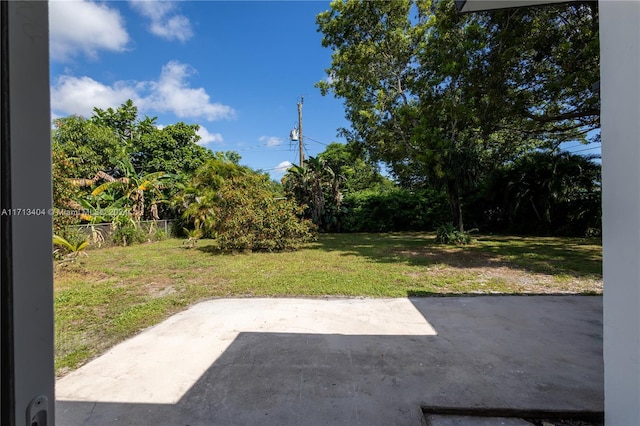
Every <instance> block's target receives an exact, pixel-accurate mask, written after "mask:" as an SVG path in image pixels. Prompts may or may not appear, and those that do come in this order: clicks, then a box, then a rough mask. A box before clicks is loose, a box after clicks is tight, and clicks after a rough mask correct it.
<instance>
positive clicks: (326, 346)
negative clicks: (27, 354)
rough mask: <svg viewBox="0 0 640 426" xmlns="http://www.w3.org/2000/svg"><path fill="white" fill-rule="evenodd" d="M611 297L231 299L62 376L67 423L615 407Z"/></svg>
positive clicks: (391, 419) (381, 417)
mask: <svg viewBox="0 0 640 426" xmlns="http://www.w3.org/2000/svg"><path fill="white" fill-rule="evenodd" d="M602 331H603V330H602V297H600V296H556V295H554V296H478V297H435V298H404V299H333V298H325V299H220V300H211V301H207V302H202V303H200V304H197V305H195V306H193V307H191V308H190V309H188V310H186V311H184V312H182V313H179V314H177V315H174V316H173V317H171V318H169V319H168V320H166V321H164V322H163V323H161V324H159V325H157V326H155V327H152V328H150V329H147V330H145V331H143V332H142V333H140V334H139V335H137V336H135V337H133V338H131V339H129V340H127V341H125V342H123V343H121V344H120V345H118V346H116V347H114V348H112V349H111V350H110V351H108V352H107V353H105V354H104V355H102V356H101V357H99V358H97V359H95V360H93V361H92V362H90V363H88V364H87V365H85V366H83V367H82V368H80V369H78V370H76V371H74V372H72V373H70V374H68V375H67V376H65V377H63V378H61V379H59V380H58V381H57V384H56V399H57V402H56V420H57V421H56V423H57V424H60V425H64V426H76V425H85V426H102V425H140V426H145V425H180V426H186V425H188V426H200V425H202V426H205V425H207V426H210V425H224V426H227V425H253V424H259V425H385V426H387V425H421V424H424V423H425V420H424V416H423V414H422V410H421V406H447V407H471V408H478V407H485V408H487V407H488V408H495V409H501V408H502V409H523V410H532V409H541V410H588V411H602V410H603V409H604V401H603V399H604V390H603V388H604V384H603V382H604V373H603V359H602Z"/></svg>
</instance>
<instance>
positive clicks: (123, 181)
mask: <svg viewBox="0 0 640 426" xmlns="http://www.w3.org/2000/svg"><path fill="white" fill-rule="evenodd" d="M173 178H174V176H173V175H171V174H168V173H165V172H154V173H146V174H139V173H136V171H135V169H134V167H133V164H132V163H131V162H130V161H123V162H121V163H120V164H119V165H118V168H117V169H116V171H115V173H113V175H110V174H108V173H106V172H98V173H97V174H96V176H95V177H94V178H93V179H76V180H75V181H77V182H78V185H80V186H93V185H95V184H97V183H98V182H99V181H101V180H104V181H106V182H104V183H102V184H100V185H98V186H97V187H95V188H94V189H93V190H92V191H91V194H90V196H89V197H88V198H87V199H86V201H87V202H89V203H90V202H91V201H94V202H98V205H100V204H101V202H102V201H107V202H108V203H109V208H126V209H129V210H130V213H131V218H132V219H133V220H134V221H136V222H137V221H140V220H141V219H142V218H143V216H144V215H145V207H146V205H147V204H145V203H146V201H150V203H149V213H148V215H149V216H150V218H151V219H156V220H157V219H159V216H158V210H157V206H158V204H159V203H165V202H167V200H166V199H165V197H164V195H163V193H162V191H161V190H162V189H164V188H166V187H167V186H168V185H170V183H171V180H172V179H173ZM145 194H148V195H147V196H146V198H145Z"/></svg>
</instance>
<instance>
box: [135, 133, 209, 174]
mask: <svg viewBox="0 0 640 426" xmlns="http://www.w3.org/2000/svg"><path fill="white" fill-rule="evenodd" d="M199 128H200V126H198V125H197V124H185V123H183V122H179V123H176V124H172V125H169V126H166V127H164V128H162V129H157V128H155V127H154V128H153V129H152V130H150V131H148V132H145V133H143V134H142V135H141V136H140V138H139V140H137V141H136V142H135V146H134V152H133V153H132V161H133V164H134V167H135V169H136V170H138V171H139V172H142V173H153V172H159V171H164V172H167V173H174V174H178V173H182V174H185V175H191V174H193V172H195V170H196V169H197V168H198V167H200V166H201V165H202V164H204V163H205V162H206V161H207V160H209V159H212V158H214V155H213V153H212V152H211V151H210V150H208V149H206V148H204V147H202V146H200V145H198V144H197V142H198V141H199V140H200V136H198V134H197V131H198V129H199Z"/></svg>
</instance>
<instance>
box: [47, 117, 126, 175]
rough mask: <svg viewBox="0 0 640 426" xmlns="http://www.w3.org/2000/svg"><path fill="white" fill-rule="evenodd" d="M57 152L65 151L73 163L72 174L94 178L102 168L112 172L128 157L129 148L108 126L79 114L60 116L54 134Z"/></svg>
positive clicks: (67, 157) (54, 148)
mask: <svg viewBox="0 0 640 426" xmlns="http://www.w3.org/2000/svg"><path fill="white" fill-rule="evenodd" d="M52 140H53V150H54V152H58V151H59V152H62V153H63V154H64V156H65V157H66V159H67V160H68V161H69V162H70V163H71V164H73V169H69V171H73V173H74V174H73V175H72V176H69V177H76V178H88V179H91V178H93V177H94V176H95V174H96V173H97V172H99V171H101V170H102V171H106V172H110V171H112V170H113V169H115V167H116V165H117V163H118V162H120V161H123V160H125V159H126V158H127V154H126V152H125V147H124V146H123V145H122V143H121V142H120V140H119V139H118V136H117V135H116V133H115V132H114V131H113V129H110V128H108V127H104V126H101V125H99V124H96V123H95V122H93V121H91V120H86V119H84V118H82V117H78V116H70V117H66V118H59V119H57V120H56V121H55V128H54V130H53V134H52Z"/></svg>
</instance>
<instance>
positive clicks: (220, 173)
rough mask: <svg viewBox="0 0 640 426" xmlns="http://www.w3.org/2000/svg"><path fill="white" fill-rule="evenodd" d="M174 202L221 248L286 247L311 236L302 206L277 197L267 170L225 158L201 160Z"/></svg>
mask: <svg viewBox="0 0 640 426" xmlns="http://www.w3.org/2000/svg"><path fill="white" fill-rule="evenodd" d="M174 202H175V203H176V205H177V206H179V208H180V209H181V210H182V217H183V219H184V220H185V221H186V223H188V224H189V226H192V227H193V229H194V232H196V231H198V230H201V232H202V234H203V235H205V236H209V237H212V238H215V239H216V242H217V245H218V248H219V249H220V250H222V251H283V250H291V249H295V248H297V247H299V246H300V244H302V243H305V242H308V241H310V240H311V239H312V238H313V237H314V234H313V231H312V225H311V224H310V223H309V221H307V220H304V219H301V218H300V217H299V215H300V214H301V209H300V208H299V207H298V206H297V205H296V204H295V202H293V201H290V200H285V199H282V197H279V196H278V193H277V192H275V191H274V187H273V184H272V182H271V181H270V180H269V178H268V177H267V176H266V175H262V174H258V173H256V172H253V171H252V170H250V169H248V168H246V167H243V166H239V165H237V164H235V163H233V162H232V161H229V160H228V159H214V160H210V161H208V162H207V163H205V164H204V165H203V166H202V167H200V168H199V169H198V170H197V171H196V173H195V175H194V177H193V179H192V181H191V182H190V184H189V185H188V186H186V187H185V188H184V190H183V191H182V192H181V193H180V194H178V196H177V197H176V198H175V201H174Z"/></svg>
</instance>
